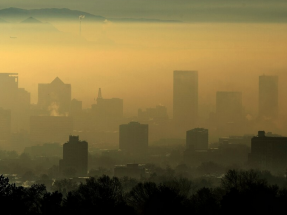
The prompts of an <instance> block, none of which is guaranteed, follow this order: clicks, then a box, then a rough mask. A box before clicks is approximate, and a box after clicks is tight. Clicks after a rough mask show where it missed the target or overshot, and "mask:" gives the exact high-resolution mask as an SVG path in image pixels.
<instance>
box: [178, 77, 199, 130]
mask: <svg viewBox="0 0 287 215" xmlns="http://www.w3.org/2000/svg"><path fill="white" fill-rule="evenodd" d="M197 117H198V72H197V71H174V72H173V119H174V121H175V123H177V124H178V123H180V124H182V125H185V126H192V125H194V124H195V123H196V121H197Z"/></svg>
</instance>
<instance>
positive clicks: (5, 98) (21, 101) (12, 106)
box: [0, 73, 30, 132]
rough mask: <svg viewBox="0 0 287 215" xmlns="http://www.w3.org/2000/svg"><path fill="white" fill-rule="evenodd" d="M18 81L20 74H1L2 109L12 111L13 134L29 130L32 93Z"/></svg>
mask: <svg viewBox="0 0 287 215" xmlns="http://www.w3.org/2000/svg"><path fill="white" fill-rule="evenodd" d="M18 80H19V79H18V73H0V108H3V109H5V110H10V111H11V129H12V131H13V132H18V131H20V130H26V131H27V130H29V112H30V93H29V92H27V91H26V90H25V89H23V88H19V87H18Z"/></svg>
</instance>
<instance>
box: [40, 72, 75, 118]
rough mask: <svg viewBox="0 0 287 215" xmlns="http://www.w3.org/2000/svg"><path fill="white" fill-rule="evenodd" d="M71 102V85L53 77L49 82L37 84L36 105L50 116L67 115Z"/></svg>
mask: <svg viewBox="0 0 287 215" xmlns="http://www.w3.org/2000/svg"><path fill="white" fill-rule="evenodd" d="M70 103H71V85H70V84H65V83H64V82H63V81H61V79H60V78H58V77H57V78H55V79H54V80H53V81H52V82H51V83H50V84H38V107H39V108H40V109H41V110H43V111H46V112H47V115H50V116H60V115H67V114H68V113H69V109H70Z"/></svg>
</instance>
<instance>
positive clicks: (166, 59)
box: [0, 0, 287, 115]
mask: <svg viewBox="0 0 287 215" xmlns="http://www.w3.org/2000/svg"><path fill="white" fill-rule="evenodd" d="M0 7H1V8H2V9H3V8H7V7H19V8H24V9H33V8H55V7H57V8H62V7H65V8H69V9H76V10H83V11H86V12H90V13H93V14H95V15H102V16H105V17H134V18H139V17H142V18H159V19H176V20H182V21H184V22H185V23H180V24H170V23H169V24H158V23H149V24H147V23H145V24H143V23H141V24H139V23H125V24H123V23H112V22H104V23H86V22H85V20H83V22H82V35H81V36H80V35H79V22H78V20H77V22H75V23H57V22H55V23H51V24H52V25H53V26H51V25H49V26H48V24H47V25H46V26H44V27H43V26H41V27H40V29H39V28H34V27H33V28H31V26H30V27H29V26H24V25H21V24H18V25H16V24H11V25H10V24H3V26H1V28H0V45H1V49H0V61H1V72H18V73H19V83H20V87H24V88H26V89H27V90H28V91H29V92H31V100H32V102H33V103H37V86H38V83H49V82H51V81H52V80H53V79H54V78H55V77H56V76H59V77H60V78H61V79H62V80H63V81H64V82H65V83H70V84H72V97H73V98H76V99H79V100H82V101H83V105H84V107H85V108H87V107H90V105H91V104H92V103H94V98H95V97H96V95H97V90H98V88H99V87H101V88H102V92H103V96H104V97H105V98H112V97H118V98H123V99H124V110H125V112H126V113H129V114H131V115H135V114H136V112H137V109H138V108H143V109H144V108H147V107H153V106H155V105H157V104H159V103H161V104H163V105H166V106H167V108H168V112H169V114H171V113H172V72H173V70H198V71H199V94H200V96H199V104H200V105H201V106H202V107H203V108H202V109H201V110H204V111H205V113H209V111H211V110H214V105H215V94H216V91H224V90H226V91H242V92H243V105H244V106H245V108H246V111H247V112H252V113H254V114H256V111H257V103H258V76H259V75H262V74H275V75H279V76H280V77H279V83H280V95H279V96H280V98H281V100H280V101H281V105H280V107H281V111H282V112H284V110H285V109H286V108H287V103H285V102H282V101H285V99H284V98H285V95H286V94H287V89H285V88H284V85H283V84H282V83H284V82H287V65H286V56H287V45H286V44H287V39H286V38H287V37H286V34H287V30H286V29H287V28H286V27H287V26H286V24H285V23H287V13H286V9H287V1H286V0H156V1H155V0H49V1H48V0H25V1H23V0H1V5H0ZM1 8H0V9H1ZM202 21H204V22H205V23H202ZM186 22H191V23H186ZM54 27H55V28H57V29H58V30H59V32H57V31H53V30H52V28H54ZM11 36H12V38H13V37H16V39H11Z"/></svg>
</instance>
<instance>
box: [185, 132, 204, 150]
mask: <svg viewBox="0 0 287 215" xmlns="http://www.w3.org/2000/svg"><path fill="white" fill-rule="evenodd" d="M186 149H187V150H207V149H208V129H204V128H194V129H192V130H189V131H186Z"/></svg>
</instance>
